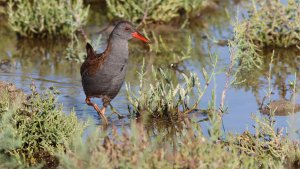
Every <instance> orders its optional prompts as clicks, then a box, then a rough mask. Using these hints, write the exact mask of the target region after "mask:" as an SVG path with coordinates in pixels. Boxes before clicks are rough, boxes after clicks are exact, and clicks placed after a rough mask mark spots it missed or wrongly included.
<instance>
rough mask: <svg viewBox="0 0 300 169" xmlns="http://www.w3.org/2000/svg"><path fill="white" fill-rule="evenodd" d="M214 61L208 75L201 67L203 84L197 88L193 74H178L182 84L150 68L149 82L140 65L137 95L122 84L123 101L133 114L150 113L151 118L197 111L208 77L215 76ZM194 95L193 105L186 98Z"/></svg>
mask: <svg viewBox="0 0 300 169" xmlns="http://www.w3.org/2000/svg"><path fill="white" fill-rule="evenodd" d="M216 64H217V59H215V60H214V62H213V66H212V67H213V71H212V72H211V73H210V74H208V73H207V71H206V70H205V68H202V74H203V77H204V80H205V84H203V85H201V83H200V80H199V78H198V76H197V75H196V74H195V73H191V72H190V73H187V74H184V73H181V74H180V76H181V77H182V78H183V82H182V83H180V82H175V81H178V80H179V79H178V78H175V79H176V80H175V81H174V79H173V78H174V77H172V76H171V73H170V72H169V71H168V70H163V69H161V68H159V69H157V70H156V69H155V68H154V67H152V71H151V77H150V79H145V78H146V73H145V72H144V62H143V65H142V68H141V69H142V70H141V72H139V79H140V85H139V90H138V95H136V94H135V93H134V92H133V91H132V90H131V87H130V84H126V91H127V98H128V100H129V102H130V104H131V105H132V107H133V109H134V110H133V111H134V112H133V114H135V115H139V114H145V113H146V114H150V115H151V116H152V117H155V118H159V117H174V116H175V117H176V116H180V115H185V114H188V113H190V112H192V111H194V110H195V109H197V107H198V104H199V102H200V100H201V98H202V97H203V95H204V93H205V91H206V89H207V87H208V85H209V83H210V81H211V79H212V77H213V76H214V75H215V73H214V68H215V66H216ZM192 96H194V99H193V100H194V103H192V101H191V99H190V97H192Z"/></svg>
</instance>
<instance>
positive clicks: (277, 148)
mask: <svg viewBox="0 0 300 169" xmlns="http://www.w3.org/2000/svg"><path fill="white" fill-rule="evenodd" d="M255 121H256V122H257V130H256V132H255V134H250V133H249V132H245V133H244V134H241V135H230V136H228V137H224V139H212V138H217V137H215V136H214V135H211V136H208V137H207V136H204V134H203V131H202V129H201V127H200V126H199V125H198V124H197V123H191V124H190V125H188V127H187V126H185V127H184V128H183V129H182V130H183V131H182V135H181V136H180V137H176V135H175V136H174V137H173V139H172V142H164V141H162V140H161V139H160V138H161V137H163V136H162V135H161V134H160V133H158V134H157V135H156V137H151V136H149V135H148V134H147V131H146V130H145V129H144V126H143V125H141V124H139V123H132V125H131V129H130V132H127V131H125V130H123V131H122V132H121V133H118V132H117V130H116V129H115V130H113V132H112V134H110V135H107V134H100V133H101V132H100V131H98V130H96V131H95V132H93V134H91V135H90V136H89V137H88V138H87V141H86V142H82V141H81V140H80V138H76V137H75V138H74V140H77V141H76V142H74V144H73V146H72V148H71V149H70V150H68V151H67V152H66V153H63V154H60V155H58V156H59V158H60V159H61V162H60V166H59V168H64V169H67V168H76V169H83V168H88V169H96V168H209V169H214V168H215V169H217V168H225V169H232V168H245V169H253V168H265V169H267V168H286V167H287V166H290V167H294V168H297V167H299V164H298V163H297V160H299V153H300V151H299V150H300V149H299V144H297V143H295V142H292V141H289V140H288V139H287V138H285V137H284V136H283V135H282V134H281V133H280V132H279V133H277V132H275V130H274V128H272V125H270V123H269V122H270V121H269V120H268V119H266V121H265V120H264V119H259V118H255ZM269 134H270V135H269ZM268 135H269V137H268Z"/></svg>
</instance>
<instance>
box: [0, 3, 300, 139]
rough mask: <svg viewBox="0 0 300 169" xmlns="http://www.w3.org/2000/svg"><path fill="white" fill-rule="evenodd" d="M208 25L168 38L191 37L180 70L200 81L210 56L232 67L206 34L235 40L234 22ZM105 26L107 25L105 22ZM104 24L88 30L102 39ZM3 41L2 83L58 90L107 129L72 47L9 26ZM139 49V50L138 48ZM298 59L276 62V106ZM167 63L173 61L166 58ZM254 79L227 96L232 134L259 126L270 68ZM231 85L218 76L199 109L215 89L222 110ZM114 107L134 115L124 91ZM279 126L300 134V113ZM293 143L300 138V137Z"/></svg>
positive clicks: (137, 60) (134, 62) (280, 119)
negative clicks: (69, 55)
mask: <svg viewBox="0 0 300 169" xmlns="http://www.w3.org/2000/svg"><path fill="white" fill-rule="evenodd" d="M234 9H235V8H232V9H229V10H232V11H231V13H235V12H234ZM92 15H93V17H96V18H97V16H99V14H95V12H94V13H93V14H92ZM100 16H101V14H100ZM207 20H210V22H208V23H203V21H202V20H201V19H198V20H196V21H195V23H197V22H199V25H201V26H198V25H197V24H195V25H193V26H192V27H191V28H187V29H185V30H182V31H178V30H175V32H173V31H171V33H169V34H166V35H164V38H168V36H171V38H174V35H175V34H176V35H178V36H176V38H177V39H178V42H176V43H178V44H175V45H179V46H180V45H184V44H181V42H182V41H183V40H184V38H185V35H186V34H187V33H191V36H192V37H191V38H192V42H193V43H192V44H193V56H192V58H190V59H188V60H185V61H184V63H183V64H182V65H181V66H180V69H187V70H190V71H193V72H197V73H198V74H199V75H200V74H201V72H200V69H201V67H202V66H206V65H207V64H208V63H209V62H210V61H209V53H213V54H214V53H215V54H217V55H219V58H220V60H219V63H218V70H222V69H223V68H224V67H226V65H228V64H229V50H228V47H227V46H219V45H217V44H215V43H213V42H212V41H211V40H209V39H207V38H203V32H207V33H208V34H209V37H214V38H215V39H231V38H232V27H231V26H230V19H228V18H227V17H226V16H224V13H223V14H222V12H221V15H218V14H216V15H212V16H211V17H210V18H208V19H207ZM207 20H206V21H207ZM92 22H93V23H97V19H95V20H92ZM99 23H101V24H105V21H103V18H102V21H101V22H99ZM99 23H98V24H89V25H88V26H87V27H86V30H87V31H88V33H89V35H90V36H92V37H93V38H94V39H95V38H97V37H98V35H99V34H98V33H97V30H100V29H101V27H102V25H101V24H100V26H99ZM0 36H1V39H2V40H1V42H0V59H1V65H0V80H1V81H8V82H12V83H14V84H16V85H17V87H19V88H22V89H24V90H25V91H26V92H30V84H31V83H32V81H34V83H35V84H36V86H37V87H38V89H39V90H42V89H45V88H49V87H51V86H55V87H56V88H57V89H59V90H60V91H61V95H60V96H59V98H58V101H59V102H60V103H63V105H64V111H65V112H66V113H68V112H70V111H71V110H73V109H74V110H75V111H76V114H77V116H78V117H79V118H80V119H82V120H85V119H87V118H90V117H91V118H93V119H95V121H96V122H97V123H101V120H99V117H98V115H97V113H96V112H95V111H94V109H93V108H92V107H89V106H87V105H86V104H85V95H84V93H83V90H82V87H81V77H80V73H79V69H80V65H81V64H80V63H76V62H68V61H66V60H64V54H63V52H64V50H65V49H66V47H67V42H49V41H46V42H32V41H18V40H17V38H16V35H15V34H14V33H13V32H11V31H10V30H8V29H7V28H5V27H4V26H1V27H0ZM104 37H105V36H104ZM182 38H183V39H182ZM133 43H134V45H138V46H139V47H143V46H142V45H139V43H140V42H137V41H135V42H133ZM102 49H103V47H102ZM134 49H136V46H135V47H134ZM100 50H101V49H100ZM297 53H298V54H300V52H297V51H296V52H285V51H283V52H281V54H282V56H281V57H282V58H283V59H280V60H279V61H278V62H276V59H275V62H274V70H273V73H272V80H271V82H272V83H271V87H272V88H273V92H274V94H273V96H272V98H273V99H274V100H279V99H280V98H282V97H285V98H289V92H288V91H287V94H285V92H286V91H285V90H284V87H283V86H287V84H288V83H289V81H293V80H295V79H296V81H297V82H298V83H299V80H300V77H299V75H298V76H297V77H294V74H295V73H299V68H300V59H297V58H299V56H300V55H299V56H298V55H297ZM142 55H143V53H142V52H138V51H134V50H131V56H130V62H129V69H128V74H127V76H126V82H128V83H130V84H131V86H132V88H136V87H137V86H136V85H137V84H138V80H137V73H136V71H137V70H139V69H138V68H139V67H140V65H141V63H142V58H143V56H142ZM144 57H145V60H146V63H153V62H154V64H157V65H160V66H161V67H167V66H168V65H169V64H170V63H168V62H166V61H156V60H155V58H151V57H149V56H144ZM156 58H158V57H156ZM274 58H276V56H274ZM295 58H296V59H295ZM163 60H168V59H165V58H164V59H163ZM156 62H157V63H156ZM253 74H254V76H251V75H249V79H248V82H247V83H244V84H242V85H239V86H236V87H231V88H230V89H229V90H228V91H227V96H226V102H225V104H226V105H227V106H228V113H226V114H225V115H224V119H223V123H224V124H223V125H224V128H225V130H226V131H227V132H233V133H241V132H243V131H244V130H245V129H250V130H251V131H253V128H252V125H254V121H253V120H252V118H251V114H252V113H254V114H259V110H258V109H259V107H260V103H259V101H261V100H262V99H263V97H264V96H265V95H266V92H267V91H268V79H267V78H268V68H267V66H266V68H263V70H257V72H253ZM200 77H201V76H200ZM247 77H248V76H247ZM247 77H245V78H247ZM225 80H226V77H225V73H224V72H221V73H219V74H218V75H217V76H216V78H215V81H214V83H212V84H211V85H210V86H209V90H208V91H207V93H206V94H205V96H204V98H203V99H202V101H201V102H200V105H199V108H206V107H207V106H208V104H209V102H210V101H211V91H212V90H213V89H215V90H216V92H215V93H216V97H217V98H216V105H219V103H220V96H221V92H222V90H223V88H224V83H225ZM94 101H96V102H97V103H99V104H100V105H101V102H100V100H99V99H98V100H95V99H94ZM296 103H300V98H299V95H297V96H296ZM112 104H113V105H114V107H115V108H116V109H117V110H118V111H119V112H120V113H121V114H124V115H127V114H128V104H127V99H126V90H125V86H124V85H123V87H122V89H121V91H120V93H119V94H118V96H117V97H116V98H115V99H114V100H113V101H112ZM107 115H108V116H110V115H111V112H110V109H108V111H107ZM197 118H203V116H202V115H200V116H198V117H197ZM109 121H111V123H113V124H115V125H116V126H124V125H128V123H129V120H128V118H125V119H122V120H118V119H117V116H115V115H111V117H110V118H109ZM276 122H277V123H276V124H277V127H284V128H287V129H288V130H289V131H297V130H298V129H300V113H296V114H292V115H287V116H276ZM201 125H202V126H203V127H204V128H206V127H207V126H208V123H207V122H202V123H201ZM291 137H293V138H298V136H297V135H296V134H295V135H292V136H291Z"/></svg>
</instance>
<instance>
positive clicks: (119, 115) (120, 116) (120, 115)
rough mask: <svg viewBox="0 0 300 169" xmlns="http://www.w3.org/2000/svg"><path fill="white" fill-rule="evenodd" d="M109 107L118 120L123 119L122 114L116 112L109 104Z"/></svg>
mask: <svg viewBox="0 0 300 169" xmlns="http://www.w3.org/2000/svg"><path fill="white" fill-rule="evenodd" d="M109 106H110V109H111V111H112V112H113V113H115V114H117V115H118V118H119V119H122V118H124V116H123V115H122V114H120V113H118V112H117V110H116V109H115V108H114V107H113V106H112V104H111V103H109Z"/></svg>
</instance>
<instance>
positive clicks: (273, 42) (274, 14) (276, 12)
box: [232, 0, 300, 70]
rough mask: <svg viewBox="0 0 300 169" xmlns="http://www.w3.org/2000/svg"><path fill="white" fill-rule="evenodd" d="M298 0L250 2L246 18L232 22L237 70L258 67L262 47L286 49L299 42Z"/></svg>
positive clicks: (259, 65)
mask: <svg viewBox="0 0 300 169" xmlns="http://www.w3.org/2000/svg"><path fill="white" fill-rule="evenodd" d="M299 7H300V3H299V1H297V0H290V1H289V2H288V4H287V5H284V4H282V3H281V2H280V1H279V0H273V1H268V0H264V1H253V6H251V7H249V9H248V10H249V17H248V18H246V19H245V20H243V21H242V22H241V23H237V24H236V25H235V28H234V30H235V38H234V40H233V42H232V46H233V47H234V48H235V51H236V52H235V56H236V60H237V61H238V62H239V66H240V67H241V69H247V70H253V69H254V68H261V66H262V64H263V63H264V62H263V57H264V55H263V52H262V51H263V50H264V49H265V48H268V47H275V48H276V47H277V48H287V47H291V46H296V45H299V44H300V23H299V20H300V12H299Z"/></svg>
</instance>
